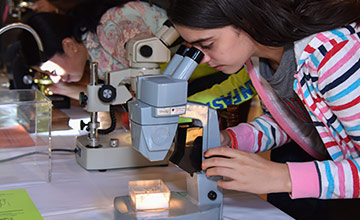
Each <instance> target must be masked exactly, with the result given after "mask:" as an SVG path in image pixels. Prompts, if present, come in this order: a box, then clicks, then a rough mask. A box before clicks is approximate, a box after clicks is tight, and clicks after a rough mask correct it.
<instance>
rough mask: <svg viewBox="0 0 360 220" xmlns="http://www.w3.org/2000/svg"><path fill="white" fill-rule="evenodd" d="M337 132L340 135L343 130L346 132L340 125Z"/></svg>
mask: <svg viewBox="0 0 360 220" xmlns="http://www.w3.org/2000/svg"><path fill="white" fill-rule="evenodd" d="M335 130H336V131H337V132H338V133H341V132H342V131H343V130H344V127H343V126H342V125H341V124H339V126H337V128H335Z"/></svg>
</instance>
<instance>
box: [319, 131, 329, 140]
mask: <svg viewBox="0 0 360 220" xmlns="http://www.w3.org/2000/svg"><path fill="white" fill-rule="evenodd" d="M320 137H321V139H323V138H327V137H331V136H330V135H329V133H328V132H321V133H320Z"/></svg>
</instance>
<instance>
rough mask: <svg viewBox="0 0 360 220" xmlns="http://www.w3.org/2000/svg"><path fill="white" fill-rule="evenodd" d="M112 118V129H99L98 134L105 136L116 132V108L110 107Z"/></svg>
mask: <svg viewBox="0 0 360 220" xmlns="http://www.w3.org/2000/svg"><path fill="white" fill-rule="evenodd" d="M110 118H111V125H110V127H108V128H106V129H99V130H98V134H100V135H105V134H109V133H110V132H113V131H114V130H115V127H116V116H115V110H114V106H113V105H110Z"/></svg>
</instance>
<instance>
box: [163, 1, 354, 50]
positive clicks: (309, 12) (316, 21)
mask: <svg viewBox="0 0 360 220" xmlns="http://www.w3.org/2000/svg"><path fill="white" fill-rule="evenodd" d="M167 13H168V17H169V19H170V20H171V21H172V22H173V23H175V24H179V25H184V26H188V27H193V28H202V29H212V28H220V27H224V26H228V25H233V26H234V27H237V28H240V29H242V30H244V31H245V32H247V33H248V34H249V35H250V36H251V37H252V38H254V39H255V40H256V41H258V42H259V43H261V44H264V45H268V46H281V45H285V44H287V43H289V42H293V41H296V40H300V39H302V38H304V37H307V36H309V35H312V34H315V33H318V32H321V31H326V30H332V29H336V28H339V27H341V26H344V25H347V24H350V23H353V22H356V23H357V24H359V23H360V1H359V0H276V1H275V0H273V1H271V0H211V1H209V0H171V5H170V7H169V9H168V10H167Z"/></svg>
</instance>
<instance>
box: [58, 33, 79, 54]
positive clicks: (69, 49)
mask: <svg viewBox="0 0 360 220" xmlns="http://www.w3.org/2000/svg"><path fill="white" fill-rule="evenodd" d="M61 43H62V47H63V49H64V53H65V55H67V56H70V57H71V56H74V55H76V54H77V52H78V51H79V43H77V42H76V41H75V40H74V39H72V38H69V37H67V38H65V39H64V40H62V42H61Z"/></svg>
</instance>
